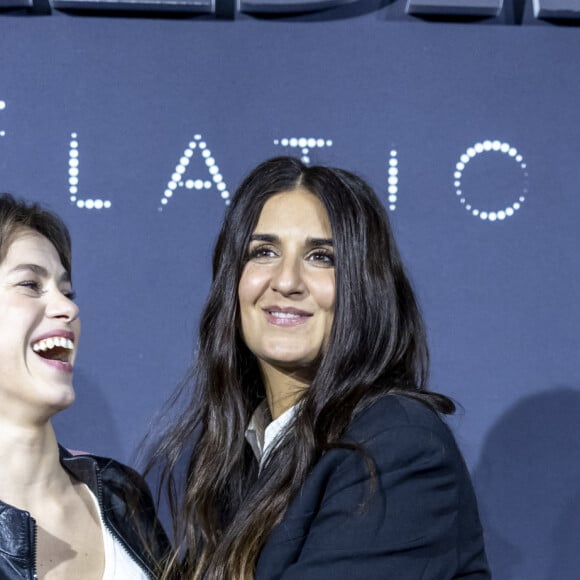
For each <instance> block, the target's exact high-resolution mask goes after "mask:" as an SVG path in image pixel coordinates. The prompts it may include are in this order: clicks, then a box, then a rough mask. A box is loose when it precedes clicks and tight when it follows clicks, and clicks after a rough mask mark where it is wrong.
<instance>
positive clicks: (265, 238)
mask: <svg viewBox="0 0 580 580" xmlns="http://www.w3.org/2000/svg"><path fill="white" fill-rule="evenodd" d="M278 241H280V238H279V237H278V236H276V235H275V234H252V235H251V236H250V242H271V243H273V242H278Z"/></svg>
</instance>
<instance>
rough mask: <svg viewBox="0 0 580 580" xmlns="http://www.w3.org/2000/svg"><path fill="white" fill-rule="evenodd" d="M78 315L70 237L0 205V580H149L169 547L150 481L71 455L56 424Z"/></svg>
mask: <svg viewBox="0 0 580 580" xmlns="http://www.w3.org/2000/svg"><path fill="white" fill-rule="evenodd" d="M79 332H80V322H79V310H78V307H77V306H76V304H75V303H74V301H73V293H72V286H71V247H70V238H69V234H68V231H67V229H66V227H65V226H64V224H63V223H62V221H61V220H60V219H59V218H58V217H57V216H56V215H54V214H52V213H50V212H47V211H45V210H43V209H42V208H40V207H39V206H38V205H29V204H27V203H25V202H20V201H16V200H15V199H14V198H12V197H11V196H9V195H1V196H0V464H1V465H2V469H1V470H0V578H2V579H3V580H4V579H6V580H8V579H10V580H17V579H20V578H23V579H24V578H26V579H32V578H40V579H46V580H60V579H63V580H64V579H68V580H70V579H73V578H74V579H83V580H93V579H95V580H97V579H98V580H101V579H103V580H142V579H143V580H144V579H146V578H153V577H155V568H156V565H157V564H156V563H155V562H156V561H159V560H160V559H161V555H162V552H163V551H164V549H165V548H166V546H167V540H166V538H165V535H164V533H163V531H162V529H161V528H160V526H159V524H158V523H157V521H156V519H155V514H154V511H153V507H152V502H151V498H150V495H149V492H148V490H147V488H146V487H145V484H144V482H143V480H142V479H141V478H140V477H139V476H138V475H137V474H136V473H135V472H133V471H132V470H130V469H129V468H127V467H124V466H122V465H120V464H118V463H116V462H114V461H112V460H110V459H104V458H98V457H93V456H90V455H76V456H73V455H71V454H70V453H69V452H67V451H66V450H65V449H63V448H62V447H59V445H58V444H57V442H56V439H55V434H54V431H53V428H52V425H51V417H52V416H53V415H54V414H55V413H57V412H58V411H61V410H62V409H65V408H67V407H68V406H69V405H70V404H71V403H72V402H73V400H74V390H73V385H72V377H73V367H74V361H75V357H76V350H77V345H78V341H79Z"/></svg>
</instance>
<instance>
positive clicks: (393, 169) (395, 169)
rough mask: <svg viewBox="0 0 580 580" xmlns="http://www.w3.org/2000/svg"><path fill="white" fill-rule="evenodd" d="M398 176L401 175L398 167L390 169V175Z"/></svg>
mask: <svg viewBox="0 0 580 580" xmlns="http://www.w3.org/2000/svg"><path fill="white" fill-rule="evenodd" d="M398 174H399V170H398V169H397V168H396V167H390V168H389V175H398Z"/></svg>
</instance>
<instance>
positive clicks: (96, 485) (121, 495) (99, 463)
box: [0, 447, 169, 580]
mask: <svg viewBox="0 0 580 580" xmlns="http://www.w3.org/2000/svg"><path fill="white" fill-rule="evenodd" d="M60 461H61V463H62V465H63V466H64V467H65V468H66V469H67V470H68V471H69V472H70V473H71V474H72V475H73V476H74V477H75V478H76V479H78V480H79V481H82V482H83V483H85V484H86V485H87V486H88V487H89V488H90V490H91V491H92V492H93V493H94V494H95V496H96V497H97V499H98V501H99V505H100V508H101V514H102V519H103V522H104V525H105V526H107V528H108V529H109V530H110V531H111V533H112V534H113V536H114V537H115V538H116V539H117V540H119V542H120V543H121V545H122V546H123V547H124V548H125V549H126V551H127V553H128V554H129V556H130V557H131V558H132V559H133V560H135V562H136V563H137V564H139V566H141V568H143V570H144V571H145V572H146V573H147V574H148V575H149V576H150V577H151V578H155V569H156V568H155V563H154V559H153V558H155V559H157V561H159V560H161V559H162V557H163V555H164V554H166V553H167V550H168V549H169V542H168V540H167V536H166V535H165V532H164V531H163V528H162V527H161V525H160V524H159V522H158V521H157V518H156V516H155V509H154V507H153V501H152V499H151V494H150V493H149V490H148V489H147V486H146V485H145V483H144V481H143V479H142V478H141V476H140V475H138V474H137V473H136V472H135V471H133V470H132V469H130V468H129V467H126V466H125V465H122V464H120V463H118V462H116V461H113V460H112V459H106V458H104V457H96V456H93V455H71V453H69V452H68V451H67V450H66V449H64V448H62V447H61V448H60ZM133 510H134V511H133ZM132 513H135V514H136V516H135V517H133V516H132ZM144 539H145V541H146V542H147V544H148V545H149V548H150V550H151V551H152V552H153V558H152V556H151V555H150V554H149V552H148V551H147V549H145V547H144ZM34 578H37V576H36V522H35V521H34V518H32V517H31V515H30V514H29V513H28V512H26V511H23V510H19V509H17V508H15V507H13V506H11V505H8V504H6V503H4V502H2V501H0V580H20V579H27V580H32V579H34ZM128 580H129V579H128Z"/></svg>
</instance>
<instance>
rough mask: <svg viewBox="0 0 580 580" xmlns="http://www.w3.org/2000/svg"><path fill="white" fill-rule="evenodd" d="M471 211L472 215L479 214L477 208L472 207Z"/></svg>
mask: <svg viewBox="0 0 580 580" xmlns="http://www.w3.org/2000/svg"><path fill="white" fill-rule="evenodd" d="M471 213H472V215H474V216H478V215H479V210H478V209H474V210H473V211H472V212H471Z"/></svg>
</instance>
